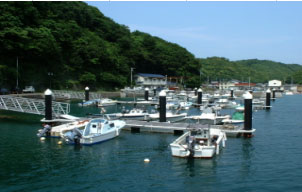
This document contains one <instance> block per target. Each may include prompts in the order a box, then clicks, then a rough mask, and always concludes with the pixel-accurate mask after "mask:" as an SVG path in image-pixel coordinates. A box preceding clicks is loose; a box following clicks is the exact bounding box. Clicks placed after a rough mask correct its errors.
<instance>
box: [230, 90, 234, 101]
mask: <svg viewBox="0 0 302 192" xmlns="http://www.w3.org/2000/svg"><path fill="white" fill-rule="evenodd" d="M231 99H234V89H233V88H231Z"/></svg>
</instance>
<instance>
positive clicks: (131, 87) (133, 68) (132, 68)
mask: <svg viewBox="0 0 302 192" xmlns="http://www.w3.org/2000/svg"><path fill="white" fill-rule="evenodd" d="M133 69H135V68H133V67H131V84H130V87H131V88H132V72H133Z"/></svg>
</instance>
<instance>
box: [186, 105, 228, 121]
mask: <svg viewBox="0 0 302 192" xmlns="http://www.w3.org/2000/svg"><path fill="white" fill-rule="evenodd" d="M229 118H230V115H219V114H218V112H217V111H214V110H213V109H212V108H210V107H208V108H206V109H204V110H203V112H202V113H201V115H195V116H188V117H186V119H189V120H191V121H194V122H196V123H199V124H209V125H218V124H221V123H222V120H224V119H229Z"/></svg>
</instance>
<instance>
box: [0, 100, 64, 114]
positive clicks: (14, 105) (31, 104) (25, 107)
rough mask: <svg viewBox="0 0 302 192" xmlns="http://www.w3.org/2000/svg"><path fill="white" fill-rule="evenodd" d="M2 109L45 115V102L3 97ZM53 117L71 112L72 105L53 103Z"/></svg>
mask: <svg viewBox="0 0 302 192" xmlns="http://www.w3.org/2000/svg"><path fill="white" fill-rule="evenodd" d="M0 109H3V110H9V111H17V112H23V113H31V114H37V115H45V101H44V100H43V99H28V98H23V97H14V96H7V95H1V96H0ZM52 112H53V115H54V116H56V117H58V116H60V115H63V114H68V113H69V112H70V104H69V103H62V102H54V101H53V102H52Z"/></svg>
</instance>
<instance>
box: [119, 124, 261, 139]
mask: <svg viewBox="0 0 302 192" xmlns="http://www.w3.org/2000/svg"><path fill="white" fill-rule="evenodd" d="M125 121H126V126H125V127H124V128H123V129H125V130H129V131H132V132H155V133H172V134H176V135H178V134H183V133H184V132H186V131H188V129H190V128H192V127H194V128H204V127H205V126H207V128H216V129H221V130H223V131H224V132H225V133H226V134H227V136H240V135H242V134H252V133H254V132H255V131H256V129H252V130H244V129H243V128H242V127H240V126H234V125H202V124H192V123H169V122H156V121H138V120H125Z"/></svg>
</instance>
